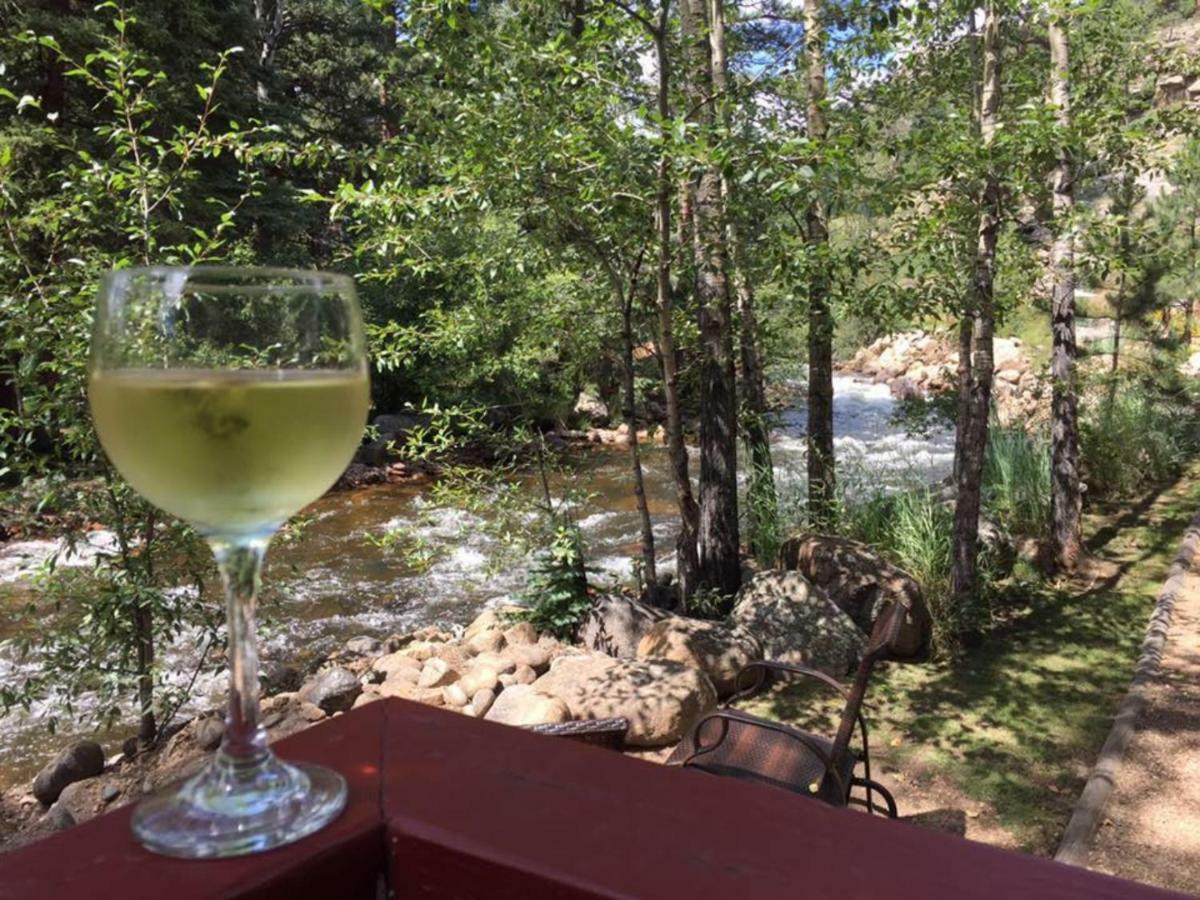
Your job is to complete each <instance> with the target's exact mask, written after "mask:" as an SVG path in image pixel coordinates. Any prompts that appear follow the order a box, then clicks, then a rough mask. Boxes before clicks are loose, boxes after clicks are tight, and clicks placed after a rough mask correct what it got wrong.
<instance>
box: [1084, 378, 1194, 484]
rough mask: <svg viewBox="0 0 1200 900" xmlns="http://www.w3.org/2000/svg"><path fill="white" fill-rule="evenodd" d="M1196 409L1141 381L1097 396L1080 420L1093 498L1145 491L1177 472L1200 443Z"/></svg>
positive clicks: (1087, 479) (1085, 466) (1117, 387)
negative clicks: (1160, 393) (1150, 387)
mask: <svg viewBox="0 0 1200 900" xmlns="http://www.w3.org/2000/svg"><path fill="white" fill-rule="evenodd" d="M1197 438H1198V434H1197V416H1196V410H1195V408H1194V407H1193V406H1192V405H1191V404H1190V403H1189V402H1187V400H1186V398H1182V397H1167V396H1162V395H1159V394H1157V393H1156V392H1152V390H1150V389H1149V388H1148V387H1146V386H1144V385H1140V384H1136V383H1131V382H1124V383H1120V384H1117V385H1116V386H1115V387H1114V388H1113V389H1112V390H1111V391H1109V392H1107V395H1106V396H1094V397H1093V398H1092V400H1091V402H1089V403H1088V404H1087V406H1086V408H1085V410H1084V415H1083V416H1082V421H1081V423H1080V444H1081V449H1082V454H1083V466H1084V478H1085V480H1086V482H1087V485H1088V495H1089V497H1102V498H1108V499H1113V498H1120V497H1129V496H1132V495H1134V494H1137V493H1140V492H1142V491H1144V490H1146V489H1148V488H1149V487H1151V486H1153V485H1155V484H1159V483H1161V482H1163V481H1165V480H1167V479H1168V478H1170V477H1171V476H1172V475H1174V474H1176V473H1177V472H1178V471H1179V469H1180V467H1181V466H1182V465H1183V463H1184V461H1185V460H1186V459H1187V457H1188V455H1189V454H1191V453H1193V452H1195V450H1196V449H1197V446H1198V440H1197Z"/></svg>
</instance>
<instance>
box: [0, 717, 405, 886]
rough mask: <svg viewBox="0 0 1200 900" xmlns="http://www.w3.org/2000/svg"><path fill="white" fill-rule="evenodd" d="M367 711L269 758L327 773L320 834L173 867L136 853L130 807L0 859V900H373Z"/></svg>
mask: <svg viewBox="0 0 1200 900" xmlns="http://www.w3.org/2000/svg"><path fill="white" fill-rule="evenodd" d="M376 706H380V704H375V705H373V706H367V707H363V708H362V709H360V710H356V711H355V712H354V714H353V715H345V716H339V717H338V718H337V719H335V720H333V721H331V722H330V723H329V726H327V727H321V728H310V729H308V730H307V731H302V732H300V733H299V734H297V735H294V736H293V737H290V738H288V739H287V740H285V741H280V742H279V744H278V745H277V746H276V749H277V750H278V751H279V754H280V755H281V756H283V757H285V758H286V757H290V758H293V759H304V760H309V761H312V762H320V763H324V764H326V765H331V766H334V767H336V768H337V770H338V771H339V772H341V773H342V774H343V775H344V776H345V777H346V781H347V784H348V786H349V789H350V796H349V804H348V806H347V808H346V811H345V812H344V813H342V815H341V816H339V817H338V818H337V819H336V820H335V821H334V822H333V823H332V824H330V826H329V827H328V828H326V829H325V830H324V831H322V832H320V833H319V834H317V835H314V836H313V837H310V838H308V839H306V840H303V841H299V842H298V843H295V844H292V845H290V846H288V847H281V848H280V849H278V850H271V851H268V852H267V853H262V854H259V855H257V856H242V857H238V858H236V859H228V860H178V859H169V858H167V857H165V856H158V855H156V854H153V853H151V852H149V851H148V850H145V849H143V848H142V847H141V845H140V844H138V843H137V842H136V841H135V840H134V839H133V835H132V834H131V833H130V830H129V818H130V815H131V814H132V812H133V807H132V806H125V807H122V808H121V809H118V810H114V811H113V812H111V813H108V814H107V815H103V816H99V817H97V818H95V819H92V820H91V821H89V822H85V823H84V824H82V825H78V826H76V827H75V828H71V829H68V830H67V831H63V832H60V833H59V834H56V835H53V836H52V837H48V838H46V839H45V840H41V841H38V842H37V843H35V844H31V845H29V846H28V847H23V848H22V849H20V850H17V851H15V852H13V853H9V854H5V855H0V900H26V898H36V900H43V898H44V900H141V898H143V897H145V898H158V900H200V898H210V897H212V898H217V897H219V898H247V900H248V898H255V900H259V898H262V900H276V898H278V900H307V898H313V900H316V898H321V900H342V898H346V900H359V898H362V900H375V897H376V891H375V886H376V883H377V882H378V881H379V878H380V876H381V874H382V873H383V871H384V865H383V864H384V857H383V852H384V850H383V848H384V846H385V843H384V835H383V828H382V817H381V815H380V806H379V785H380V774H379V755H380V747H381V746H383V739H384V732H383V726H384V722H385V720H386V719H387V718H388V717H387V716H386V714H385V710H384V709H382V708H379V709H376Z"/></svg>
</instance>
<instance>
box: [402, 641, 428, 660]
mask: <svg viewBox="0 0 1200 900" xmlns="http://www.w3.org/2000/svg"><path fill="white" fill-rule="evenodd" d="M396 652H397V653H403V654H404V655H405V656H407V657H409V658H410V659H415V660H416V661H417V662H425V660H427V659H429V658H430V657H431V656H433V655H434V654H435V653H436V652H437V648H436V647H435V646H434V645H433V644H432V643H431V642H429V641H413V642H412V643H411V644H409V645H408V646H407V647H405V648H404V649H403V650H398V651H396Z"/></svg>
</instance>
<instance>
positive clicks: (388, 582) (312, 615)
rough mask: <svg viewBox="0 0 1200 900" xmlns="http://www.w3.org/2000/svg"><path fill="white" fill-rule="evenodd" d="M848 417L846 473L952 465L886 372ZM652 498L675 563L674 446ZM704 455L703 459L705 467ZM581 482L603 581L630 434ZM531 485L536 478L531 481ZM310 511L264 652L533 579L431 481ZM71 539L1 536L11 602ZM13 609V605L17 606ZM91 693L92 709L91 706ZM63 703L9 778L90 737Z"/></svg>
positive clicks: (879, 479)
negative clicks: (417, 556) (75, 727)
mask: <svg viewBox="0 0 1200 900" xmlns="http://www.w3.org/2000/svg"><path fill="white" fill-rule="evenodd" d="M834 392H835V400H834V428H835V434H836V448H837V455H838V465H839V472H840V477H841V478H842V479H843V481H844V482H845V483H847V484H848V485H850V486H851V489H853V487H852V486H853V485H855V484H861V485H869V486H871V487H872V488H877V487H879V486H881V485H888V484H899V483H908V482H910V481H913V480H916V481H921V482H925V483H928V482H931V481H934V480H936V479H939V478H941V477H943V476H944V475H946V474H947V473H948V472H949V469H950V464H951V459H952V454H953V443H954V442H953V434H952V433H950V432H947V431H939V432H935V433H933V434H931V435H929V436H927V437H911V436H909V435H907V434H906V433H904V431H903V430H901V429H899V428H898V427H897V426H896V425H895V424H893V422H892V421H891V416H892V413H893V411H894V401H893V399H892V397H891V396H890V394H889V392H888V388H887V386H886V385H876V384H870V383H866V382H861V381H857V380H854V379H851V378H849V377H842V376H839V377H837V378H835V384H834ZM772 448H773V454H774V463H775V476H776V482H777V484H778V486H779V491H780V495H781V498H782V501H783V502H784V504H787V503H788V502H789V498H794V497H798V496H800V493H801V492H802V491H803V487H804V410H803V409H802V408H791V409H788V410H785V411H784V412H783V413H782V415H781V416H780V417H779V420H778V421H777V423H776V427H775V429H774V431H773V435H772ZM644 466H645V470H646V472H645V477H646V490H647V498H648V502H649V505H650V511H651V514H652V518H653V522H654V532H655V535H656V537H657V538H658V552H659V558H660V560H661V565H662V567H663V569H664V570H666V571H669V570H670V568H671V565H672V564H673V559H672V556H673V546H674V537H675V534H674V499H673V492H672V487H671V479H670V474H669V472H668V469H667V458H666V453H665V451H663V450H662V449H661V448H650V449H648V451H647V452H646V453H645V456H644ZM694 470H695V466H693V471H694ZM575 471H576V474H575V476H574V479H573V481H574V486H575V487H576V488H577V489H582V491H583V492H584V494H585V495H586V499H585V500H583V501H581V502H580V503H579V504H578V505H577V507H576V508H575V510H574V511H575V515H576V517H577V520H578V522H579V525H580V527H581V529H582V532H583V536H584V540H585V544H586V550H587V557H588V565H589V566H590V567H592V568H593V569H595V570H597V571H596V575H595V576H594V577H595V580H597V581H600V582H603V581H605V580H621V579H628V578H629V577H630V575H631V573H632V569H631V563H632V559H633V557H635V556H636V555H638V553H639V552H640V551H639V537H640V532H639V521H638V515H637V510H636V507H635V505H634V498H633V493H632V490H631V486H630V478H629V464H628V451H627V450H626V449H624V448H621V447H596V448H589V449H586V450H582V449H581V450H580V451H579V452H578V454H577V456H576V464H575ZM529 489H530V490H532V489H534V488H533V486H532V485H531V486H530V488H529ZM306 515H307V516H308V517H309V518H310V520H311V521H310V523H309V524H308V525H307V527H306V528H305V529H304V530H303V532H302V536H301V537H300V538H299V539H297V540H294V541H288V542H281V543H278V544H277V545H276V546H274V547H273V548H272V550H271V555H270V557H269V559H268V565H267V572H266V581H267V583H268V585H271V586H272V590H271V591H270V595H271V602H270V603H268V604H267V608H266V609H265V610H264V615H265V618H266V619H267V620H268V627H267V628H265V629H264V631H265V633H264V635H263V636H262V640H261V642H260V645H261V648H262V653H263V656H264V660H265V661H266V662H267V663H268V664H269V663H270V662H271V661H272V660H274V661H281V660H292V659H297V660H300V661H311V660H315V659H317V658H318V657H320V656H324V655H326V654H328V653H329V652H331V651H332V650H334V649H335V648H336V647H337V646H338V645H339V644H340V643H342V642H344V641H345V640H346V639H348V638H351V637H355V636H358V635H364V634H366V635H372V636H375V637H380V638H382V637H384V636H386V635H388V634H392V633H395V632H403V631H407V630H411V629H413V628H417V627H420V626H423V625H430V624H437V625H456V624H465V623H467V622H469V621H470V620H471V619H472V618H474V616H476V615H477V614H478V613H479V611H480V610H481V609H482V608H484V607H485V606H487V605H488V604H493V603H499V602H502V601H504V600H505V599H507V598H509V597H511V596H512V595H513V593H514V592H517V591H519V590H520V589H521V586H522V583H523V579H524V573H525V563H524V561H522V560H512V561H511V562H509V563H507V564H504V565H500V566H496V565H493V564H492V563H493V562H494V561H495V560H497V559H501V558H504V556H505V554H504V553H503V547H502V545H501V544H500V543H499V542H498V539H496V538H494V537H491V536H489V534H488V532H487V531H486V529H484V528H483V527H482V526H483V525H484V524H486V523H485V522H484V521H483V519H481V518H480V517H479V515H477V514H475V513H471V512H467V511H465V510H463V509H455V508H445V507H437V506H435V505H434V504H433V502H432V500H431V498H430V496H429V494H428V492H427V490H426V489H425V488H423V487H421V486H411V485H377V486H372V487H369V488H364V489H361V490H357V491H348V492H342V493H336V494H330V495H328V496H326V497H324V498H323V499H321V500H320V501H318V502H317V503H315V504H314V505H313V506H312V507H310V508H309V510H307V512H306ZM389 532H395V533H397V534H399V535H401V536H402V537H403V541H404V543H405V544H407V545H408V546H410V547H411V546H413V545H416V546H419V547H420V548H421V553H422V557H423V560H422V562H421V563H420V564H419V565H414V564H413V561H412V559H411V557H410V556H408V555H406V554H404V553H401V552H398V551H397V550H396V549H395V547H390V546H388V545H387V543H386V542H385V543H383V544H382V545H381V544H380V543H378V542H372V541H370V540H367V539H366V538H365V535H374V536H377V537H383V536H384V535H385V534H387V533H389ZM110 540H111V539H110V537H109V536H108V535H106V534H105V533H103V532H97V533H94V534H93V535H92V536H91V538H90V541H91V544H92V546H91V547H90V548H83V549H82V551H81V552H80V553H79V554H78V555H77V556H75V557H73V558H69V559H63V560H60V564H72V565H87V564H89V563H90V561H91V559H92V558H93V557H94V554H95V552H97V550H103V549H106V547H107V546H108V543H109V542H110ZM56 549H57V547H56V545H55V544H54V543H53V542H50V541H23V542H11V543H9V544H7V545H0V609H8V610H13V609H16V608H17V607H18V605H19V604H21V603H23V602H25V601H26V600H27V599H28V598H29V596H30V593H31V592H32V591H33V590H34V588H33V587H32V586H31V584H30V580H29V579H30V574H31V572H32V571H33V570H35V569H36V568H37V566H38V565H40V564H41V562H42V561H44V560H45V559H46V558H47V557H49V556H51V555H52V554H53V553H54V552H55V551H56ZM5 618H6V620H7V621H9V622H11V621H12V620H11V618H9V617H7V616H6V617H5ZM11 628H12V626H11V624H5V621H3V620H0V682H3V683H8V684H12V683H17V682H19V681H20V680H22V679H23V678H24V676H25V674H26V673H27V672H29V671H32V669H31V666H30V664H29V663H28V662H21V661H18V660H17V659H15V654H14V653H13V649H12V646H11V644H9V643H6V642H5V639H6V638H8V639H11V636H12V631H11ZM196 653H197V648H196V647H195V642H188V641H180V642H178V645H177V646H176V647H173V648H169V649H167V650H165V652H164V654H163V658H164V660H165V664H166V665H167V666H169V667H171V668H173V669H175V670H176V672H177V678H178V680H179V681H180V682H181V683H186V681H187V680H189V679H190V677H191V674H190V673H191V671H192V669H193V668H194V664H195V655H196ZM195 688H196V693H197V699H196V701H194V706H195V707H196V708H203V707H208V706H212V705H214V704H216V703H219V702H220V700H221V697H222V696H223V692H224V681H223V678H221V677H219V676H212V677H207V678H201V679H200V680H199V681H197V683H196V685H195ZM87 703H88V698H86V697H85V698H82V700H81V703H80V704H79V705H80V708H86V707H87ZM48 712H50V710H49V709H47V708H37V707H35V708H34V709H33V710H32V711H31V714H30V715H28V716H26V715H23V714H17V713H13V714H10V715H9V716H8V717H6V718H3V719H0V789H3V788H5V787H7V786H8V785H10V784H13V783H15V782H16V781H17V780H19V779H24V778H29V777H30V776H31V775H32V774H33V773H34V772H36V771H37V769H38V768H39V767H40V766H41V765H43V764H44V763H45V762H46V761H47V759H48V758H49V756H50V755H51V754H52V753H53V752H54V751H55V750H56V749H57V748H59V747H61V746H62V745H64V744H65V743H67V742H69V740H70V739H71V738H73V737H78V736H79V735H78V733H77V732H72V731H71V729H70V728H69V727H63V728H60V730H59V732H58V733H57V734H56V735H50V734H48V733H47V731H46V729H45V727H44V725H43V723H42V721H41V718H42V717H43V716H44V715H45V714H46V713H48ZM127 733H128V732H127V731H123V730H119V729H118V730H114V732H112V733H111V734H101V735H100V736H99V738H98V739H99V740H100V741H101V742H102V744H104V746H105V750H106V752H107V753H109V754H112V753H115V752H117V750H118V749H119V746H120V742H121V740H122V739H123V738H124V737H125V736H126V735H127Z"/></svg>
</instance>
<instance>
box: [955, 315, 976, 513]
mask: <svg viewBox="0 0 1200 900" xmlns="http://www.w3.org/2000/svg"><path fill="white" fill-rule="evenodd" d="M973 321H974V320H973V318H972V317H971V316H970V315H968V314H966V313H964V315H963V317H962V319H961V320H960V321H959V323H958V422H959V423H960V426H959V427H958V428H955V429H954V473H953V478H954V484H955V489H956V490H957V487H958V478H959V474H960V470H961V467H962V461H963V459H964V458H965V457H966V453H965V449H964V442H965V441H966V439H967V433H968V429H967V428H964V427H962V426H961V423H963V422H966V421H967V420H968V419H969V418H970V417H971V376H972V371H973V370H972V368H971V335H972V333H973V329H972V323H973Z"/></svg>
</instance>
